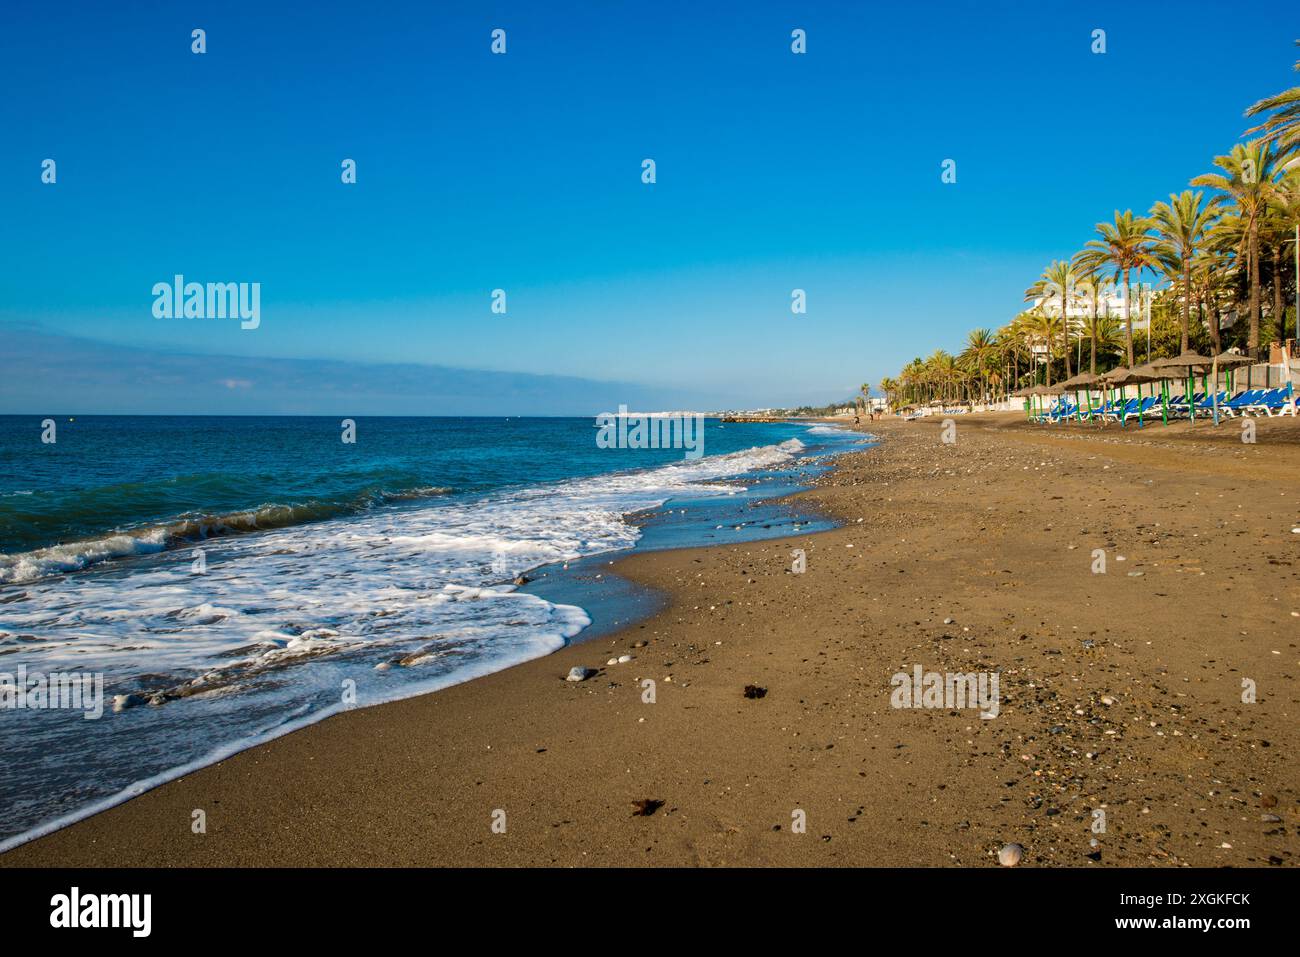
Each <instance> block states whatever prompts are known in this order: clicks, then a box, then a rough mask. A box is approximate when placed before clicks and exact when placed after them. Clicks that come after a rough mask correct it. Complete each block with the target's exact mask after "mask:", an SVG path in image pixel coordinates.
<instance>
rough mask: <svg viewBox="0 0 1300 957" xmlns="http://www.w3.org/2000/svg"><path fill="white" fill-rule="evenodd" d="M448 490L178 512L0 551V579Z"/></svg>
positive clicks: (21, 578) (27, 577)
mask: <svg viewBox="0 0 1300 957" xmlns="http://www.w3.org/2000/svg"><path fill="white" fill-rule="evenodd" d="M451 492H452V489H450V488H446V487H443V486H433V485H431V486H423V487H420V488H412V489H401V490H398V491H385V490H380V491H378V492H368V493H365V494H363V495H361V496H359V497H358V498H356V499H354V500H353V501H351V502H306V503H303V504H300V505H279V504H275V503H270V504H267V505H262V506H260V507H258V508H255V509H246V510H244V511H239V512H227V513H225V514H222V515H181V516H178V517H177V518H176V519H174V520H172V521H171V522H168V523H166V524H163V525H151V526H145V527H143V528H133V529H126V530H123V531H120V532H114V533H112V534H109V535H104V536H100V537H97V538H89V539H82V540H80V541H75V542H68V543H66V544H60V545H50V546H48V547H46V548H37V549H33V550H32V551H28V552H16V553H13V554H9V555H5V554H0V585H2V584H17V583H20V582H29V581H34V580H36V579H39V578H45V577H46V576H49V575H57V574H61V573H66V572H75V571H80V570H82V569H84V568H88V567H90V566H91V565H97V564H99V563H100V562H106V561H110V560H112V559H115V558H127V557H130V556H132V555H148V554H152V553H154V552H160V551H163V550H164V549H167V548H174V547H177V546H180V545H186V544H191V543H194V542H201V541H205V540H207V539H210V538H220V537H222V536H226V535H243V534H247V533H249V532H259V531H266V530H268V529H273V528H288V527H290V526H294V525H305V524H307V523H309V522H320V521H325V520H327V519H331V518H339V517H340V516H343V515H350V514H353V513H355V512H357V511H359V510H361V509H364V508H368V507H371V506H373V505H376V504H385V503H388V502H404V501H415V500H418V499H424V498H435V497H438V496H442V495H449V494H451Z"/></svg>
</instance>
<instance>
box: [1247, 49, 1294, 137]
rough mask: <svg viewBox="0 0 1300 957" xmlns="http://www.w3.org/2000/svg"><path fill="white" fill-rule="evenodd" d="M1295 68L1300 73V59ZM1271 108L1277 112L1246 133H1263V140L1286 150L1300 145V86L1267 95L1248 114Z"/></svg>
mask: <svg viewBox="0 0 1300 957" xmlns="http://www.w3.org/2000/svg"><path fill="white" fill-rule="evenodd" d="M1296 46H1300V40H1297V41H1296ZM1295 68H1296V72H1297V73H1300V60H1297V61H1296V64H1295ZM1270 110H1276V111H1277V112H1276V113H1274V114H1273V115H1272V116H1270V117H1269V118H1268V119H1267V120H1266V121H1265V122H1263V123H1261V124H1260V125H1259V126H1256V127H1253V128H1252V129H1249V130H1247V131H1246V134H1247V135H1250V134H1252V133H1263V134H1264V136H1263V137H1262V141H1263V142H1265V143H1277V145H1278V146H1279V147H1281V148H1282V149H1284V150H1285V149H1290V148H1292V147H1295V146H1300V86H1293V87H1291V89H1289V90H1283V91H1282V92H1281V93H1278V94H1275V95H1274V96H1269V97H1265V98H1264V99H1262V100H1260V101H1259V102H1258V103H1256V104H1255V105H1254V106H1251V107H1249V108H1248V109H1247V110H1246V115H1247V116H1259V115H1260V114H1261V113H1268V112H1269V111H1270Z"/></svg>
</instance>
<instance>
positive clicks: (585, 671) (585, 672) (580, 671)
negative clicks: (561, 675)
mask: <svg viewBox="0 0 1300 957" xmlns="http://www.w3.org/2000/svg"><path fill="white" fill-rule="evenodd" d="M595 673H596V669H594V668H584V667H582V666H581V665H574V666H573V667H572V668H570V669H569V674H568V676H567V677H566V678H565V679H564V680H565V681H586V680H587V679H588V678H590V677H591V676H592V675H594V674H595Z"/></svg>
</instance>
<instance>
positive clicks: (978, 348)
mask: <svg viewBox="0 0 1300 957" xmlns="http://www.w3.org/2000/svg"><path fill="white" fill-rule="evenodd" d="M996 353H997V345H996V343H995V342H994V340H993V332H992V331H991V330H989V329H976V330H974V331H973V332H971V333H970V335H968V336H967V337H966V349H965V350H964V351H963V352H962V355H963V356H964V357H966V359H967V361H968V365H969V367H970V369H971V371H972V372H973V373H974V374H975V376H976V378H978V379H979V381H980V388H981V392H980V401H981V402H985V401H987V400H988V391H989V366H990V365H991V364H992V362H993V358H994V356H995V355H996Z"/></svg>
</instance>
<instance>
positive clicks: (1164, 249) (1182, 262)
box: [1150, 189, 1222, 352]
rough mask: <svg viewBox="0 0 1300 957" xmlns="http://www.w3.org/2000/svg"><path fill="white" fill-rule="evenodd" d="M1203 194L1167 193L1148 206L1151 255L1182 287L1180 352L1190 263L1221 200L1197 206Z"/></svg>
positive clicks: (1188, 307) (1185, 344)
mask: <svg viewBox="0 0 1300 957" xmlns="http://www.w3.org/2000/svg"><path fill="white" fill-rule="evenodd" d="M1203 198H1204V194H1203V193H1193V192H1192V191H1191V190H1190V189H1185V190H1183V191H1182V192H1181V193H1179V194H1178V195H1174V194H1173V193H1170V194H1169V202H1167V203H1156V204H1155V205H1154V206H1152V207H1151V214H1150V215H1151V218H1150V226H1151V231H1152V232H1153V233H1155V237H1156V241H1155V243H1154V244H1153V245H1152V247H1151V253H1152V255H1153V256H1154V257H1155V261H1156V262H1157V263H1158V264H1159V266H1160V268H1161V270H1162V271H1163V272H1164V273H1165V275H1166V276H1168V277H1169V278H1170V280H1171V281H1175V282H1180V283H1181V284H1182V300H1183V315H1182V324H1183V339H1182V351H1183V352H1186V351H1187V350H1188V348H1189V335H1188V327H1189V326H1190V324H1191V319H1192V260H1193V259H1195V258H1196V256H1197V254H1199V253H1200V252H1201V251H1202V250H1203V249H1204V248H1205V246H1206V245H1207V244H1208V241H1209V233H1210V228H1211V227H1212V226H1213V225H1214V221H1215V219H1216V217H1217V208H1218V205H1219V203H1220V202H1221V199H1222V197H1219V196H1215V197H1214V198H1212V199H1211V200H1210V201H1209V202H1208V203H1206V204H1205V205H1202V204H1201V200H1202V199H1203Z"/></svg>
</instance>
